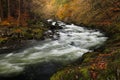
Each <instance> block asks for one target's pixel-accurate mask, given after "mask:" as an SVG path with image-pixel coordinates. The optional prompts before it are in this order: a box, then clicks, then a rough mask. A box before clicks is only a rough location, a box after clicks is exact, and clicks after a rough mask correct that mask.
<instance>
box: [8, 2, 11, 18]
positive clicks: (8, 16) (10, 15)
mask: <svg viewBox="0 0 120 80" xmlns="http://www.w3.org/2000/svg"><path fill="white" fill-rule="evenodd" d="M10 16H11V14H10V0H8V18H9V17H10Z"/></svg>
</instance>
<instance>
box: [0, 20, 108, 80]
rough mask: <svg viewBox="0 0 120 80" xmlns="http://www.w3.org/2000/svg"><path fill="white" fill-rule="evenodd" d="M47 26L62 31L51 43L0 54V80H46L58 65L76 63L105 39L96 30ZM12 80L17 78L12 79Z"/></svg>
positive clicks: (58, 22)
mask: <svg viewBox="0 0 120 80" xmlns="http://www.w3.org/2000/svg"><path fill="white" fill-rule="evenodd" d="M48 22H49V23H51V24H52V25H55V24H56V23H57V24H58V25H59V26H61V27H63V29H59V30H56V33H57V35H54V36H53V37H54V39H46V40H44V41H36V43H37V44H35V45H34V46H31V47H29V48H25V49H23V50H21V51H16V52H12V53H9V54H1V55H0V77H1V78H0V80H2V79H3V80H10V79H9V78H12V77H15V76H19V75H22V78H21V76H20V79H21V80H49V78H48V77H49V76H50V75H51V74H52V73H54V72H55V70H56V69H58V68H59V67H60V66H61V65H63V66H65V65H67V64H69V63H71V62H74V61H76V60H77V59H79V58H80V57H81V56H82V55H83V54H84V53H87V52H91V51H93V50H94V49H96V48H98V47H100V46H101V45H102V44H104V42H105V41H106V39H107V37H105V36H104V34H103V33H101V32H100V31H98V30H90V29H86V28H84V27H80V26H77V25H74V24H66V23H64V22H61V21H56V22H54V21H52V20H48ZM49 32H51V31H50V30H49V31H48V33H49ZM36 77H37V78H36ZM38 77H39V78H38ZM20 79H19V80H20ZM14 80H18V78H17V77H15V78H14Z"/></svg>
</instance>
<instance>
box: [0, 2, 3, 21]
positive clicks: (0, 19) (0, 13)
mask: <svg viewBox="0 0 120 80" xmlns="http://www.w3.org/2000/svg"><path fill="white" fill-rule="evenodd" d="M2 18H3V9H2V1H1V0H0V22H1V21H2Z"/></svg>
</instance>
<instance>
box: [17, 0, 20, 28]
mask: <svg viewBox="0 0 120 80" xmlns="http://www.w3.org/2000/svg"><path fill="white" fill-rule="evenodd" d="M20 18H21V0H18V23H17V26H20V21H21V20H20Z"/></svg>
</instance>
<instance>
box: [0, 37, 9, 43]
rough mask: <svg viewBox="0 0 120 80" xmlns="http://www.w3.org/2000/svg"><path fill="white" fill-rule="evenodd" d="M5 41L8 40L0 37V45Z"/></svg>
mask: <svg viewBox="0 0 120 80" xmlns="http://www.w3.org/2000/svg"><path fill="white" fill-rule="evenodd" d="M7 40H8V38H2V37H0V44H3V43H5V42H6V41H7Z"/></svg>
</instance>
